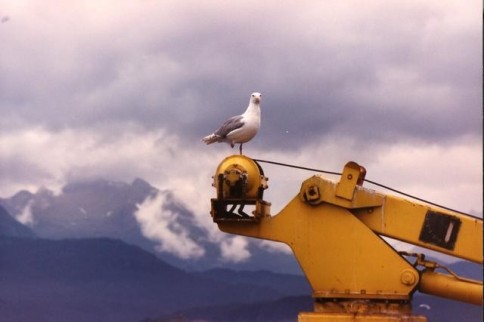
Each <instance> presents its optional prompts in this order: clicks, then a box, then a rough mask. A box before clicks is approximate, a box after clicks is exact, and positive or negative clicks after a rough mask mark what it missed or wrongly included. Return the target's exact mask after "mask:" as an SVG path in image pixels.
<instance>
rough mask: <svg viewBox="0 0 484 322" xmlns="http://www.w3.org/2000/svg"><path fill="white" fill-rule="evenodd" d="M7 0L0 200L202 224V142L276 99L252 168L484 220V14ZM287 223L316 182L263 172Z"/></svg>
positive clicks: (216, 151)
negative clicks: (397, 195) (158, 201)
mask: <svg viewBox="0 0 484 322" xmlns="http://www.w3.org/2000/svg"><path fill="white" fill-rule="evenodd" d="M362 4H363V2H361V1H356V0H355V1H309V0H306V1H285V2H281V1H230V2H228V1H180V0H176V1H151V0H126V1H118V0H116V1H115V0H112V1H109V0H106V1H103V0H101V1H76V0H73V1H64V0H46V1H40V0H39V1H35V0H32V1H27V0H25V1H8V0H0V112H1V118H0V155H1V157H0V171H1V175H0V197H9V196H11V195H12V194H14V193H15V192H16V191H18V190H20V189H28V190H31V191H33V192H34V191H36V190H37V189H38V188H39V187H41V186H45V187H48V188H50V189H59V188H60V187H61V186H62V185H63V184H65V183H66V182H70V181H76V180H86V179H91V178H99V177H102V178H106V179H112V180H122V181H127V182H129V181H131V180H133V179H134V178H136V177H140V178H143V179H145V180H147V181H149V182H150V183H151V184H153V185H155V186H156V187H158V188H160V189H169V190H171V191H173V192H174V193H175V195H176V196H177V197H178V198H179V199H180V200H183V201H184V202H185V203H186V204H187V206H188V207H190V208H191V209H192V210H193V211H194V213H196V214H197V215H199V216H200V217H201V218H205V216H208V212H209V207H210V205H209V198H210V197H211V196H212V195H213V194H214V191H213V188H212V187H211V176H212V175H213V172H214V171H215V169H216V167H217V165H218V163H219V162H220V161H221V160H222V159H223V158H224V157H226V156H228V155H230V154H232V153H237V150H236V149H234V150H232V149H231V148H230V147H229V146H228V145H225V144H216V145H212V146H205V145H204V144H203V143H201V142H200V139H201V137H203V136H205V135H207V134H209V133H211V132H212V131H213V130H215V129H216V128H217V126H218V125H219V124H220V123H221V122H222V121H223V120H225V119H226V118H227V117H229V116H232V115H235V114H239V113H241V112H243V110H244V109H245V108H246V106H247V104H248V101H249V97H250V94H251V93H252V92H254V91H258V92H261V93H262V128H261V130H260V132H259V134H258V136H257V137H256V138H255V139H254V140H253V141H252V142H250V143H248V144H246V145H245V146H244V152H245V153H246V154H247V155H249V156H251V157H254V158H258V159H265V160H272V161H278V162H287V163H292V164H297V165H301V166H306V167H315V168H321V169H325V170H331V171H340V170H341V169H342V167H343V165H344V164H345V163H346V162H347V161H350V160H353V161H356V162H358V163H360V164H361V165H363V166H365V167H366V168H367V171H368V174H367V178H369V179H371V180H374V181H378V182H381V183H383V184H386V185H389V186H392V187H394V188H397V189H400V190H403V191H405V192H407V193H410V194H413V195H416V196H419V197H421V198H425V199H429V200H432V201H434V202H437V203H440V204H443V205H445V206H448V207H451V208H455V209H459V210H461V211H464V212H470V213H472V214H474V215H480V216H482V34H481V33H482V4H481V1H478V0H467V1H460V0H449V1H442V0H427V1H408V0H405V1H403V0H402V1H398V0H395V1H383V0H382V1H378V0H369V1H365V2H364V5H362ZM262 166H263V168H264V170H265V173H266V175H267V176H268V177H269V178H270V181H269V183H270V187H269V190H268V191H267V193H266V195H265V196H266V199H267V200H269V201H271V202H272V204H273V210H274V212H277V211H278V210H280V209H281V208H282V207H283V206H284V205H285V204H286V203H287V202H288V201H289V200H290V198H292V197H293V195H295V194H296V193H297V192H298V190H299V187H300V184H301V182H302V181H303V180H305V179H306V178H308V177H309V176H310V175H312V173H310V172H305V171H298V170H291V169H288V168H281V167H277V166H273V165H264V164H263V165H262Z"/></svg>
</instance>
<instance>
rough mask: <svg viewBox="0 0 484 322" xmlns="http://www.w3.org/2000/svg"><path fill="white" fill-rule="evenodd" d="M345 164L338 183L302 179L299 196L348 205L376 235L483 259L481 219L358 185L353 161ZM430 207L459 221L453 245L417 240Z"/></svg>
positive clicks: (318, 177)
mask: <svg viewBox="0 0 484 322" xmlns="http://www.w3.org/2000/svg"><path fill="white" fill-rule="evenodd" d="M348 165H350V166H349V167H347V168H345V170H344V171H343V175H342V177H341V180H340V182H338V183H336V182H333V181H331V180H328V179H325V178H323V177H321V176H313V177H311V178H309V179H308V180H306V181H304V183H303V184H302V188H301V193H300V196H301V199H302V200H304V201H306V202H308V203H310V204H312V205H318V204H322V203H329V204H333V205H336V206H340V207H343V208H346V209H349V210H351V212H352V213H353V214H354V215H356V216H357V217H358V219H359V220H361V221H362V222H363V223H364V224H365V225H366V226H368V227H369V228H370V229H371V230H372V231H374V232H375V233H377V234H378V235H382V236H387V237H391V238H394V239H398V240H401V241H404V242H408V243H411V244H414V245H416V246H421V247H425V248H428V249H432V250H435V251H438V252H441V253H445V254H448V255H451V256H455V257H459V258H462V259H465V260H469V261H472V262H475V263H482V262H483V252H482V249H483V238H482V235H483V229H482V219H480V218H475V217H470V216H465V215H462V214H459V213H457V212H453V211H450V210H446V209H441V208H438V207H433V206H429V205H424V204H421V203H417V202H412V201H410V200H407V199H402V198H398V197H395V196H390V195H384V194H381V193H378V192H376V191H374V190H372V189H366V188H363V187H361V186H358V185H356V183H355V175H356V174H357V173H358V170H357V169H356V167H355V166H354V163H353V162H350V163H348ZM348 176H352V179H348ZM351 189H353V191H352V193H350V192H349V191H350V190H351ZM338 194H339V195H340V196H338ZM429 211H435V212H438V213H439V214H444V215H448V216H451V217H452V218H455V220H457V221H459V222H460V227H459V232H458V237H457V239H456V242H455V246H454V247H453V248H452V249H449V248H444V247H439V246H438V245H435V244H432V243H428V242H425V241H422V240H420V238H419V235H420V233H421V230H422V227H423V225H424V223H425V217H426V215H427V213H428V212H429Z"/></svg>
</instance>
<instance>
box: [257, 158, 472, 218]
mask: <svg viewBox="0 0 484 322" xmlns="http://www.w3.org/2000/svg"><path fill="white" fill-rule="evenodd" d="M253 160H254V161H256V162H263V163H269V164H274V165H279V166H283V167H288V168H295V169H300V170H307V171H314V172H321V173H326V174H334V175H342V173H340V172H333V171H326V170H321V169H315V168H307V167H301V166H298V165H294V164H287V163H281V162H274V161H267V160H260V159H253ZM365 181H366V182H368V183H371V184H373V185H375V186H378V187H381V188H384V189H387V190H390V191H393V192H395V193H398V194H400V195H403V196H406V197H409V198H412V199H415V200H418V201H421V202H424V203H427V204H429V205H432V206H436V207H439V208H442V209H445V210H449V211H453V212H457V213H459V214H462V215H465V216H468V217H472V218H477V219H481V218H479V217H476V216H473V215H470V214H468V213H465V212H462V211H459V210H455V209H452V208H449V207H445V206H442V205H439V204H437V203H434V202H431V201H428V200H425V199H422V198H419V197H416V196H412V195H410V194H408V193H405V192H403V191H400V190H397V189H393V188H391V187H389V186H386V185H383V184H381V183H378V182H375V181H372V180H368V179H365Z"/></svg>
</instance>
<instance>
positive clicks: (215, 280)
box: [0, 237, 482, 322]
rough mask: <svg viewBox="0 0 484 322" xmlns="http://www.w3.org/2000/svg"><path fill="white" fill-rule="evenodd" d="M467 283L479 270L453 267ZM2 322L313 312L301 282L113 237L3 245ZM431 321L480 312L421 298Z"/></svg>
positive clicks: (419, 309) (255, 317) (258, 317)
mask: <svg viewBox="0 0 484 322" xmlns="http://www.w3.org/2000/svg"><path fill="white" fill-rule="evenodd" d="M450 269H452V270H454V271H456V272H457V271H459V270H460V272H463V271H466V272H468V276H474V275H477V274H478V273H479V272H481V273H482V271H481V267H480V266H479V265H475V264H468V263H464V262H463V263H456V264H454V265H450ZM0 281H1V287H0V316H1V317H2V320H5V321H11V322H17V321H40V322H43V321H52V322H56V321H107V322H109V321H120V322H123V321H195V320H196V321H207V322H218V321H240V322H246V321H247V322H248V321H295V320H296V317H297V313H298V312H300V311H310V310H312V299H311V296H310V289H309V286H308V284H307V282H306V281H305V279H304V278H303V277H301V276H294V275H290V274H276V273H273V272H268V271H234V270H228V269H212V270H209V271H202V272H196V273H195V272H187V271H184V270H181V269H179V268H176V267H174V266H172V265H169V264H167V263H166V262H163V261H162V260H160V259H159V258H158V257H156V256H155V255H153V254H151V253H149V252H147V251H145V250H143V249H141V248H140V247H138V246H133V245H129V244H126V243H125V242H122V241H119V240H113V239H107V238H96V239H62V240H46V239H41V238H12V237H1V238H0ZM414 309H415V313H420V314H425V315H426V316H428V318H429V321H440V322H447V321H449V322H450V321H463V320H465V321H470V322H473V321H481V320H482V312H481V308H480V307H479V306H474V305H469V304H464V303H460V302H456V301H450V300H445V299H440V298H437V297H433V296H428V295H424V294H419V293H417V295H416V296H415V297H414Z"/></svg>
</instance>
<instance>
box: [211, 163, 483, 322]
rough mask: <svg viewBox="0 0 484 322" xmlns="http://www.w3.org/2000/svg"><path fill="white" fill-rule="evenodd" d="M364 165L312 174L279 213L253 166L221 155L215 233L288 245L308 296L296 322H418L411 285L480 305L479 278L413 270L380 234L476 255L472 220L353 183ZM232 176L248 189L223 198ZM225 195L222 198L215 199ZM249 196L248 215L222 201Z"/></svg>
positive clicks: (478, 223)
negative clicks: (310, 308) (331, 175)
mask: <svg viewBox="0 0 484 322" xmlns="http://www.w3.org/2000/svg"><path fill="white" fill-rule="evenodd" d="M365 173H366V170H365V169H364V168H363V167H361V166H359V165H358V164H356V163H355V162H349V163H347V165H346V166H345V169H344V171H343V175H342V177H341V179H340V181H339V182H333V181H331V180H327V179H325V178H323V177H320V176H313V177H311V178H309V179H307V180H306V181H304V182H303V184H302V185H301V189H300V192H299V193H298V195H297V196H295V197H294V198H293V199H292V200H291V201H290V202H289V204H288V205H287V206H286V207H285V208H284V209H283V210H282V211H281V212H280V213H279V214H277V215H275V216H271V215H270V213H269V207H270V204H269V203H267V202H266V201H264V200H262V194H261V189H265V188H267V183H266V181H267V178H265V177H264V176H263V174H262V169H261V168H260V167H259V166H258V165H257V164H256V163H255V162H254V161H253V160H251V159H249V158H247V157H245V156H239V155H235V156H231V157H228V158H226V159H225V160H224V161H223V162H222V163H221V164H220V165H219V167H218V168H217V172H216V175H215V177H214V179H215V183H214V186H215V187H216V188H217V195H218V198H217V199H212V216H214V218H215V217H217V216H215V215H216V213H217V212H220V213H221V214H222V217H217V218H218V220H214V221H215V222H216V223H217V225H218V227H219V229H220V230H222V231H224V232H227V233H232V234H238V235H243V236H249V237H255V238H260V239H266V240H272V241H277V242H283V243H286V244H287V245H289V246H290V247H291V249H292V251H293V252H294V254H295V256H296V258H297V260H298V262H299V264H300V265H301V268H302V270H303V271H304V273H305V275H306V277H307V279H308V281H309V283H310V284H311V287H312V289H313V297H314V298H315V312H304V313H300V315H299V322H312V321H407V322H425V321H426V318H425V317H423V316H414V315H412V314H411V310H410V300H411V295H412V293H413V292H414V291H415V290H416V289H419V290H420V291H422V292H425V293H430V294H434V295H438V296H443V297H448V298H452V299H457V300H461V301H465V302H469V303H474V304H482V282H476V281H469V280H464V279H461V278H456V277H452V276H449V275H445V274H439V273H435V272H433V271H432V270H430V269H427V270H426V271H424V272H423V273H422V274H420V272H418V271H417V270H416V268H415V267H414V266H413V265H411V264H410V263H409V262H408V261H407V260H406V259H405V258H403V257H402V255H400V254H399V253H397V252H396V251H395V250H394V249H393V248H391V247H390V246H389V245H388V244H387V243H386V242H385V241H384V240H382V239H381V237H380V235H382V236H388V237H391V238H395V239H398V240H402V241H406V242H409V243H411V244H414V245H418V246H422V247H425V248H428V249H433V250H436V251H439V252H442V253H446V254H449V255H452V256H456V257H460V258H463V259H467V260H470V261H474V262H477V263H482V245H483V244H482V219H478V218H473V217H469V216H465V215H462V214H459V213H456V212H452V211H448V210H445V209H440V208H437V207H431V206H428V205H423V204H419V203H414V202H410V201H408V200H405V199H401V198H397V197H393V196H387V195H383V194H381V193H377V192H375V191H374V190H371V189H366V188H363V187H362V186H361V185H362V183H363V178H364V176H365ZM221 178H223V180H221ZM241 178H242V181H243V182H244V185H245V184H246V183H247V187H246V188H247V191H248V193H247V195H248V196H249V197H247V198H248V199H245V195H244V199H243V200H237V198H235V199H232V198H233V197H234V196H233V195H231V191H232V190H231V187H232V186H234V185H237V184H239V183H240V182H241ZM245 179H247V180H248V181H247V182H245V181H244V180H245ZM221 192H222V193H221ZM225 195H228V196H229V198H228V200H220V198H222V199H223V198H224V196H225ZM250 202H252V204H255V205H256V210H255V211H254V213H253V214H254V216H253V219H254V220H252V219H251V220H241V219H240V218H239V217H237V215H234V214H233V213H232V212H231V211H229V212H228V213H227V211H226V208H225V206H226V205H228V204H231V203H232V204H235V205H245V204H250ZM434 229H436V230H434ZM436 233H438V234H437V235H438V236H437V235H434V234H436ZM427 265H429V264H428V263H427ZM425 267H427V268H428V267H431V266H425ZM435 267H436V266H435ZM469 293H470V294H469Z"/></svg>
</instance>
